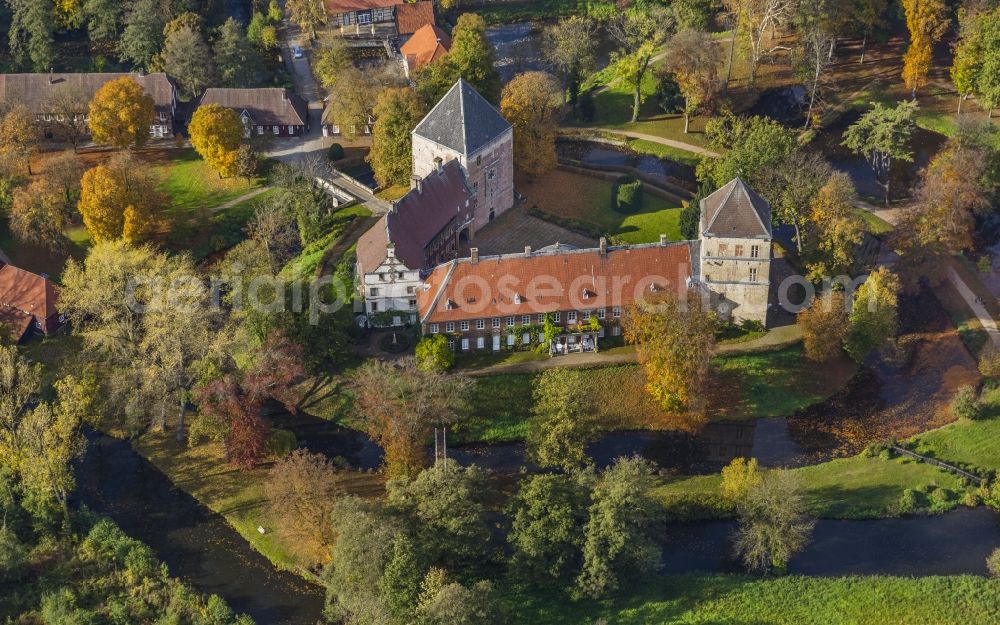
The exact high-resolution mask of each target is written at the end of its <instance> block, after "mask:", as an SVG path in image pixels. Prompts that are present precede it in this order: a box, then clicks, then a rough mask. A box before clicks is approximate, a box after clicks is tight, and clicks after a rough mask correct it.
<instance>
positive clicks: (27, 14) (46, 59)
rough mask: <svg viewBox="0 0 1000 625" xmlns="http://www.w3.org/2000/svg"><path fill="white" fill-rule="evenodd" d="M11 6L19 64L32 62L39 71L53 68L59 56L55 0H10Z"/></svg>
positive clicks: (12, 47) (13, 51) (11, 42)
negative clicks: (54, 15) (54, 17)
mask: <svg viewBox="0 0 1000 625" xmlns="http://www.w3.org/2000/svg"><path fill="white" fill-rule="evenodd" d="M7 6H8V7H9V9H10V27H9V29H8V31H7V42H8V44H9V46H10V52H11V55H13V57H14V59H15V60H17V62H18V63H22V64H23V63H25V62H28V63H29V64H30V65H31V68H32V69H34V70H35V71H36V72H47V71H49V70H50V69H51V68H52V65H53V63H54V61H55V59H56V52H55V49H54V47H53V40H54V37H53V32H54V30H55V24H54V23H53V12H54V7H53V3H52V0H7Z"/></svg>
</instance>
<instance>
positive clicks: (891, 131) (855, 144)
mask: <svg viewBox="0 0 1000 625" xmlns="http://www.w3.org/2000/svg"><path fill="white" fill-rule="evenodd" d="M916 111H917V103H916V101H910V102H900V103H899V104H897V105H896V106H894V107H889V106H885V105H883V104H881V103H879V102H876V103H875V104H874V106H873V107H872V109H871V110H870V111H868V112H867V113H865V114H864V115H862V116H861V119H859V120H858V121H856V122H854V124H852V125H851V126H850V127H849V128H848V129H847V131H846V132H845V133H844V145H845V146H847V147H848V148H850V150H851V151H853V152H854V153H855V154H859V155H861V156H863V157H865V159H867V160H868V165H869V166H870V167H871V168H872V171H873V172H875V176H876V178H877V179H878V183H879V184H880V185H881V186H882V188H883V189H885V205H886V206H888V205H889V200H890V193H891V189H890V183H891V176H890V175H889V174H890V172H891V170H892V163H893V161H895V160H899V161H905V162H907V163H909V162H912V161H913V151H912V150H911V149H910V137H911V136H912V135H913V131H914V129H915V128H916V122H915V121H914V119H913V118H914V115H915V114H916Z"/></svg>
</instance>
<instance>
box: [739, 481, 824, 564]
mask: <svg viewBox="0 0 1000 625" xmlns="http://www.w3.org/2000/svg"><path fill="white" fill-rule="evenodd" d="M806 509H807V508H806V501H805V497H804V494H803V488H802V485H801V482H800V481H799V479H798V477H797V476H796V475H795V474H793V473H791V472H789V471H782V470H772V471H768V472H767V473H765V474H764V475H763V476H762V477H761V479H760V481H759V482H757V483H756V484H754V485H753V486H751V487H750V488H749V490H748V491H747V493H746V495H745V496H744V497H743V498H742V499H741V500H740V501H739V503H738V504H737V515H738V518H739V526H738V527H737V530H736V534H735V535H734V541H733V542H734V546H735V548H736V551H737V553H739V554H740V557H741V558H742V559H743V562H744V563H745V564H746V566H747V568H749V569H750V570H753V571H763V572H767V571H770V570H772V569H777V570H779V571H784V570H785V568H786V567H787V566H788V561H789V560H791V558H792V556H794V555H795V554H796V553H798V552H799V551H801V550H802V549H803V548H804V547H805V545H806V543H808V542H809V537H810V535H811V534H812V530H813V527H814V526H815V524H816V523H815V521H814V520H813V519H811V518H809V517H808V516H807V514H806Z"/></svg>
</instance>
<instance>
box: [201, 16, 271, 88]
mask: <svg viewBox="0 0 1000 625" xmlns="http://www.w3.org/2000/svg"><path fill="white" fill-rule="evenodd" d="M212 52H213V53H214V57H215V64H216V66H217V67H218V68H219V78H220V80H221V81H222V86H225V87H255V86H257V85H258V84H259V83H260V77H261V73H262V69H263V67H262V62H261V59H260V56H259V55H258V54H257V51H256V50H255V49H254V47H253V45H252V44H251V43H250V40H249V39H247V37H246V35H245V34H244V33H243V27H242V26H240V24H239V22H237V21H236V20H235V19H234V18H232V17H230V18H229V19H228V20H226V21H225V23H224V24H223V25H222V26H220V27H219V36H218V38H217V39H216V40H215V45H214V46H213V47H212Z"/></svg>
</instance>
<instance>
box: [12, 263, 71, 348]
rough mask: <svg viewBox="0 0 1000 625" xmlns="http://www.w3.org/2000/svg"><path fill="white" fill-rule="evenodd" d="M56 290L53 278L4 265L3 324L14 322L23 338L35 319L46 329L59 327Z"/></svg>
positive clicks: (13, 324) (18, 336)
mask: <svg viewBox="0 0 1000 625" xmlns="http://www.w3.org/2000/svg"><path fill="white" fill-rule="evenodd" d="M57 314H58V312H57V310H56V289H55V286H54V285H53V284H52V281H51V280H49V279H48V278H44V277H42V276H40V275H38V274H34V273H31V272H30V271H25V270H24V269H20V268H18V267H15V266H13V265H4V264H0V323H2V324H4V325H12V326H14V327H13V331H14V332H15V333H17V334H16V336H14V338H15V339H20V338H21V337H22V336H23V335H24V333H25V332H26V331H27V329H28V328H29V327H30V324H31V323H33V322H34V321H36V320H37V321H39V322H41V323H42V327H43V331H44V332H51V331H52V330H54V329H55V322H56V321H55V317H56V315H57Z"/></svg>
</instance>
